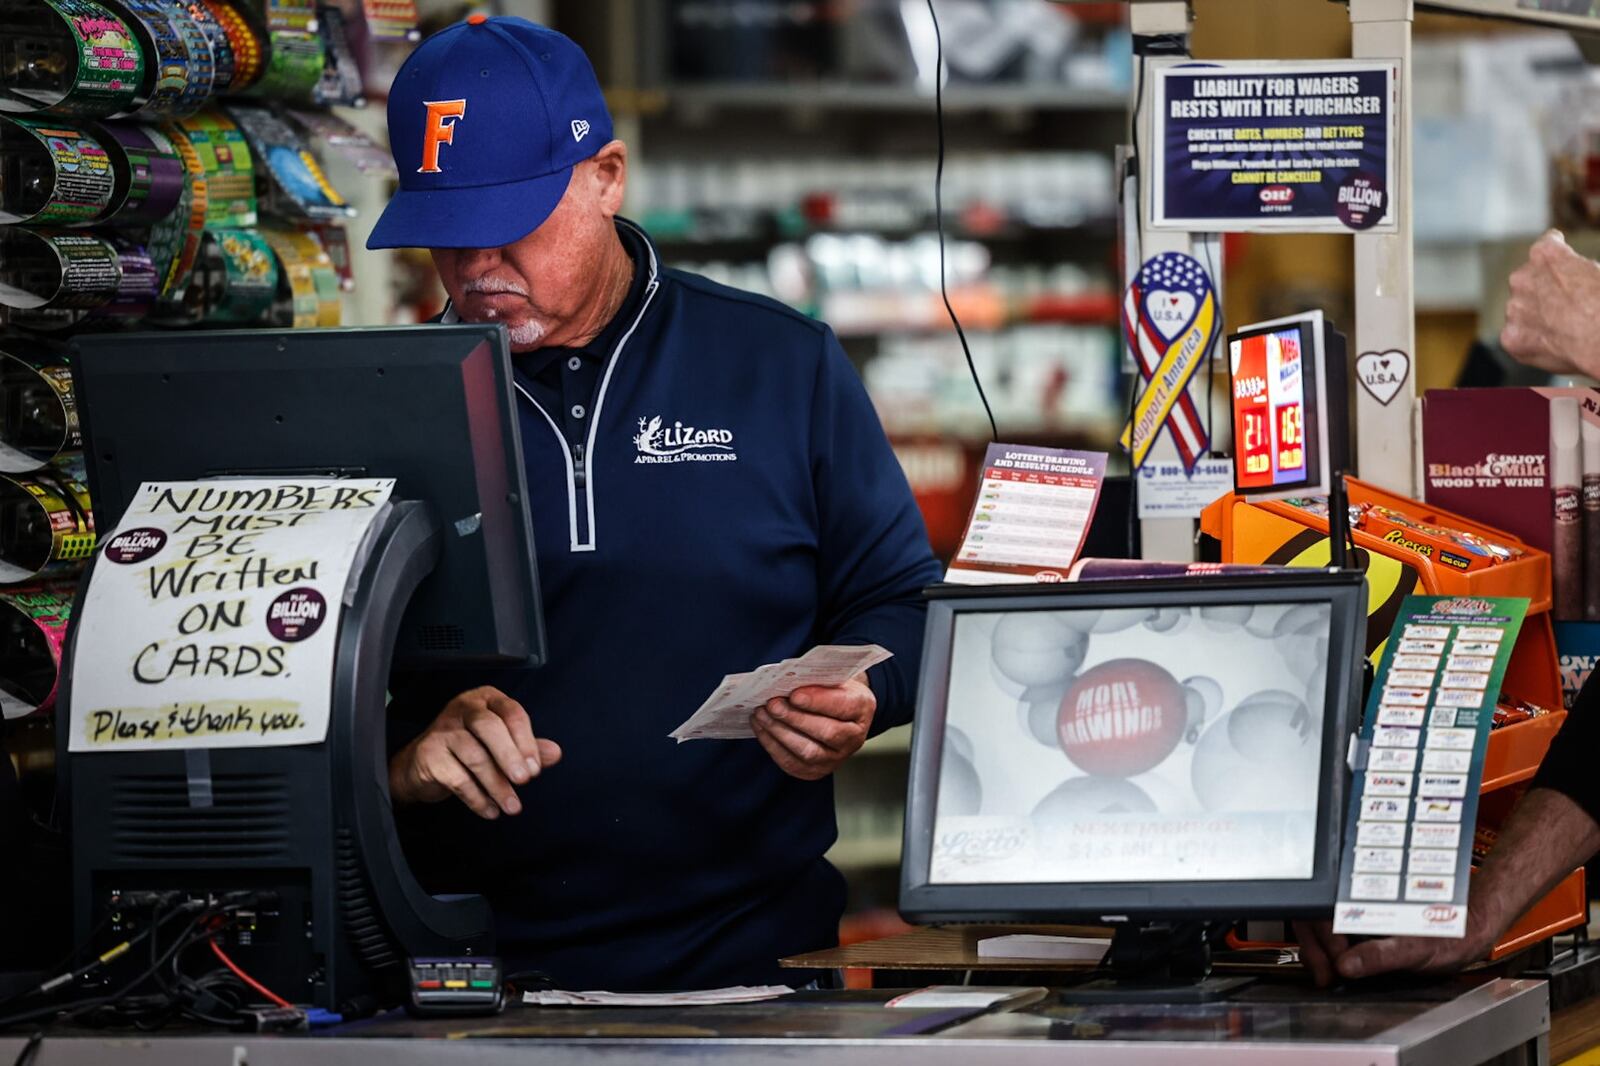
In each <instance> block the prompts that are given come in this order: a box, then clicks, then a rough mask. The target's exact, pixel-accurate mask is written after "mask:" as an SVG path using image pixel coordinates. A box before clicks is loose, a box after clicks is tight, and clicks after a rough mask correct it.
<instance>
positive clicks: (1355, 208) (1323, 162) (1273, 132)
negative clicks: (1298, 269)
mask: <svg viewBox="0 0 1600 1066" xmlns="http://www.w3.org/2000/svg"><path fill="white" fill-rule="evenodd" d="M1396 75H1397V70H1396V68H1395V67H1394V65H1393V64H1386V63H1373V62H1370V61H1323V62H1316V63H1207V64H1184V65H1182V66H1173V67H1166V68H1163V69H1162V70H1160V71H1158V72H1157V73H1156V76H1155V84H1154V101H1153V112H1154V115H1153V118H1154V121H1155V124H1156V125H1155V131H1154V133H1155V135H1154V137H1153V139H1152V145H1153V148H1154V159H1153V160H1152V162H1153V164H1154V165H1153V166H1152V167H1151V168H1150V170H1149V173H1150V174H1151V183H1152V184H1151V195H1150V209H1151V220H1150V224H1151V225H1152V226H1153V227H1155V228H1158V229H1160V228H1168V229H1184V230H1206V231H1230V230H1231V231H1259V230H1270V231H1277V232H1296V233H1339V232H1345V233H1348V232H1352V231H1356V232H1359V231H1363V230H1377V231H1380V232H1381V231H1384V230H1392V229H1394V228H1395V224H1396V220H1397V218H1398V214H1397V205H1396V204H1395V202H1394V194H1395V177H1396V172H1395V164H1396V162H1397V159H1398V155H1399V152H1398V150H1397V147H1396V136H1397V132H1396V120H1397V116H1398V114H1399V110H1400V108H1399V100H1398V96H1397V93H1398V81H1397V77H1396Z"/></svg>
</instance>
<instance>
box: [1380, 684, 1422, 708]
mask: <svg viewBox="0 0 1600 1066" xmlns="http://www.w3.org/2000/svg"><path fill="white" fill-rule="evenodd" d="M1380 702H1382V703H1395V704H1400V705H1402V706H1414V707H1425V706H1427V704H1428V690H1427V689H1425V688H1386V689H1384V690H1383V699H1382V700H1381V701H1380Z"/></svg>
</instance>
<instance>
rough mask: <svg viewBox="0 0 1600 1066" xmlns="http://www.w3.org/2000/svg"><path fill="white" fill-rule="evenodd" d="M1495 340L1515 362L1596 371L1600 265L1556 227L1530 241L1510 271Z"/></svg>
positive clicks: (1598, 361) (1563, 371)
mask: <svg viewBox="0 0 1600 1066" xmlns="http://www.w3.org/2000/svg"><path fill="white" fill-rule="evenodd" d="M1500 345H1501V347H1503V348H1504V349H1505V350H1506V352H1507V354H1509V355H1510V356H1511V357H1512V358H1513V359H1516V360H1517V361H1518V362H1521V363H1526V364H1528V365H1529V366H1532V367H1536V368H1537V369H1540V370H1548V371H1550V372H1551V373H1554V374H1572V373H1578V374H1588V375H1595V374H1600V264H1597V263H1595V262H1594V261H1593V260H1591V259H1587V258H1585V257H1584V256H1581V255H1579V254H1578V253H1577V252H1575V251H1573V250H1572V248H1571V247H1570V246H1568V244H1567V241H1566V238H1564V237H1563V236H1562V235H1561V232H1560V231H1559V230H1550V231H1549V232H1548V233H1546V234H1545V235H1544V236H1543V237H1540V238H1539V239H1538V240H1537V241H1535V242H1534V245H1533V248H1532V249H1530V250H1529V252H1528V261H1527V262H1526V263H1524V264H1523V265H1522V266H1520V267H1518V268H1517V271H1516V273H1514V274H1512V275H1511V299H1510V301H1509V302H1508V303H1507V304H1506V325H1505V329H1504V330H1502V331H1501V333H1500Z"/></svg>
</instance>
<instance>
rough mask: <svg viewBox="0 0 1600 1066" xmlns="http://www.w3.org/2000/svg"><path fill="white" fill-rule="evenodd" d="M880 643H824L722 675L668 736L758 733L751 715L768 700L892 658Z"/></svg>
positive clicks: (690, 737)
mask: <svg viewBox="0 0 1600 1066" xmlns="http://www.w3.org/2000/svg"><path fill="white" fill-rule="evenodd" d="M891 654H892V653H891V652H889V651H887V650H885V649H884V648H880V647H879V646H878V645H876V644H826V645H822V646H820V647H816V648H812V649H811V650H810V651H808V652H806V653H805V654H804V655H802V656H800V658H798V659H785V660H783V662H781V663H768V664H767V665H765V666H762V667H759V668H757V669H755V670H752V671H751V672H749V673H745V674H729V675H728V676H727V677H724V678H723V679H722V683H721V684H720V685H718V686H717V690H716V691H715V692H713V693H712V694H711V696H710V698H708V699H707V700H706V701H705V702H704V703H702V704H701V705H700V709H699V710H698V711H695V712H694V713H693V714H691V715H690V716H689V720H688V721H686V722H684V723H683V724H682V725H680V726H679V727H678V728H676V729H674V730H673V731H672V732H671V733H669V734H667V735H668V736H670V737H672V738H674V739H675V740H677V742H678V743H679V744H682V743H683V742H684V741H686V740H749V739H752V738H753V737H754V736H755V735H756V734H755V730H754V729H753V728H752V727H751V725H750V716H751V715H753V714H754V713H755V711H756V708H757V707H760V706H761V705H762V704H764V703H766V702H767V701H768V700H771V699H776V698H778V697H780V696H785V697H786V696H788V695H789V694H790V693H791V692H793V691H794V690H795V689H797V688H805V687H806V686H807V685H842V684H844V683H845V682H846V681H849V680H850V679H851V678H852V677H855V676H856V675H857V674H859V673H861V672H862V671H863V670H866V669H867V668H868V667H871V666H875V665H877V664H878V663H881V662H883V661H884V660H885V659H887V658H889V656H890V655H891Z"/></svg>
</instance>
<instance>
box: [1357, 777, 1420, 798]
mask: <svg viewBox="0 0 1600 1066" xmlns="http://www.w3.org/2000/svg"><path fill="white" fill-rule="evenodd" d="M1365 794H1366V795H1368V796H1409V795H1411V775H1410V774H1390V773H1380V774H1375V773H1368V774H1367V787H1366V792H1365Z"/></svg>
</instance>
